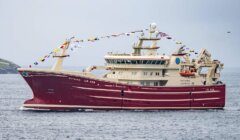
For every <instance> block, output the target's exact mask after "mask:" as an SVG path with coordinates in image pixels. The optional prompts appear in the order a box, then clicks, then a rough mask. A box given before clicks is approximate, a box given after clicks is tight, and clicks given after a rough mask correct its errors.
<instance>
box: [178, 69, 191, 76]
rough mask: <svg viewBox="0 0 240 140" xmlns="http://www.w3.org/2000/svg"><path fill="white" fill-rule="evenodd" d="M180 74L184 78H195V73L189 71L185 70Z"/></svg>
mask: <svg viewBox="0 0 240 140" xmlns="http://www.w3.org/2000/svg"><path fill="white" fill-rule="evenodd" d="M179 74H180V75H181V76H184V77H189V76H195V73H194V72H192V71H189V70H183V71H181V72H180V73H179Z"/></svg>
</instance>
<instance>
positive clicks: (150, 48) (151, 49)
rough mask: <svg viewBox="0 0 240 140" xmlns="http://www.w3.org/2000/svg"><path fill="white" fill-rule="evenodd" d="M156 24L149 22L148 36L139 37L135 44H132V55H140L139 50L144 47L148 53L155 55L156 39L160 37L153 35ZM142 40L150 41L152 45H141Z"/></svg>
mask: <svg viewBox="0 0 240 140" xmlns="http://www.w3.org/2000/svg"><path fill="white" fill-rule="evenodd" d="M156 29H157V25H156V24H155V23H152V24H150V28H149V36H148V37H144V36H143V37H139V41H138V43H137V45H134V46H133V49H134V52H133V55H135V56H140V55H141V50H143V49H145V50H148V55H156V52H157V49H158V48H159V47H157V41H158V40H160V38H158V37H157V35H156V37H153V34H154V33H156V31H157V30H156ZM144 41H151V42H152V45H151V46H143V42H144Z"/></svg>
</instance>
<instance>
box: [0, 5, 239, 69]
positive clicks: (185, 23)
mask: <svg viewBox="0 0 240 140" xmlns="http://www.w3.org/2000/svg"><path fill="white" fill-rule="evenodd" d="M153 22H155V23H156V24H157V27H158V29H159V30H160V31H162V32H166V33H167V34H169V35H170V36H172V37H174V38H175V39H177V40H179V41H181V42H183V43H184V44H185V45H186V46H187V47H189V48H194V49H195V50H200V49H201V48H206V49H207V50H209V51H210V52H211V54H212V57H213V59H218V60H221V61H222V62H223V63H224V65H225V67H240V63H239V60H240V0H0V58H4V59H7V60H10V61H12V62H14V63H16V64H18V65H20V66H23V67H24V66H29V65H33V63H34V62H35V61H36V60H38V59H39V58H41V57H42V56H44V55H46V54H48V53H49V52H50V51H52V50H53V49H54V48H57V47H59V46H60V45H61V44H62V43H63V42H64V41H65V40H66V39H67V38H70V37H72V36H75V37H76V38H77V39H86V38H89V37H94V36H101V35H107V34H112V33H121V32H128V31H132V30H136V29H144V28H148V27H149V24H150V23H153ZM228 31H230V32H231V33H227V32H228ZM136 41H137V37H136V36H135V37H134V36H131V37H119V38H112V39H104V40H99V41H97V42H92V43H83V44H81V45H82V46H85V47H83V48H79V49H77V50H75V51H73V52H70V56H71V57H69V58H66V61H65V62H64V65H65V66H90V65H104V63H105V61H104V55H106V54H107V52H118V53H121V52H123V53H124V52H125V53H131V52H132V44H133V43H134V42H136ZM159 46H160V50H159V53H166V54H169V53H172V52H174V51H175V50H176V48H177V47H178V46H177V45H176V44H175V43H174V42H171V41H170V42H166V41H164V40H163V41H162V42H160V44H159ZM54 61H55V60H54V59H52V58H51V59H47V60H46V62H44V63H40V64H39V65H40V66H50V65H52V64H53V63H54Z"/></svg>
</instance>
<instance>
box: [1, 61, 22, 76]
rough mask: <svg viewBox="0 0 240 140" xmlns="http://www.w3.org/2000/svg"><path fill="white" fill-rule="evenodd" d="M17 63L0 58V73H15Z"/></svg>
mask: <svg viewBox="0 0 240 140" xmlns="http://www.w3.org/2000/svg"><path fill="white" fill-rule="evenodd" d="M17 68H19V66H18V65H16V64H14V63H12V62H10V61H7V60H4V59H1V58H0V74H11V73H12V74H14V73H17Z"/></svg>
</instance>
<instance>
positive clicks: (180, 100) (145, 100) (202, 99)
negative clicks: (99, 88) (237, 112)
mask: <svg viewBox="0 0 240 140" xmlns="http://www.w3.org/2000/svg"><path fill="white" fill-rule="evenodd" d="M90 97H93V98H99V99H112V100H129V101H144V102H183V101H191V100H194V101H204V100H218V99H221V98H198V99H134V98H125V97H124V98H120V97H106V96H90Z"/></svg>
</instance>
